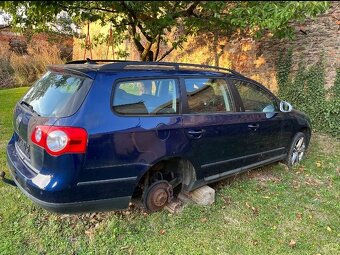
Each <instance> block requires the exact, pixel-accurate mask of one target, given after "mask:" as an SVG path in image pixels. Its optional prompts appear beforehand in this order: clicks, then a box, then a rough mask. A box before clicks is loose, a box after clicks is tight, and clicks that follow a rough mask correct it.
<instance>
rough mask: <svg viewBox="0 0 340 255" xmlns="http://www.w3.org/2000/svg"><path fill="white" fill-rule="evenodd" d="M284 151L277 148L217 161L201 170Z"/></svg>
mask: <svg viewBox="0 0 340 255" xmlns="http://www.w3.org/2000/svg"><path fill="white" fill-rule="evenodd" d="M284 149H285V147H280V148H277V149H273V150H269V151H263V152H259V153H254V154H249V155H246V156H242V157H238V158H232V159H228V160H222V161H217V162H213V163H209V164H204V165H202V166H201V168H207V167H212V166H217V165H222V164H225V163H229V162H232V161H235V160H240V159H245V158H249V157H254V156H257V155H261V154H268V153H271V152H275V151H281V150H284ZM261 162H262V161H261ZM208 178H210V177H208Z"/></svg>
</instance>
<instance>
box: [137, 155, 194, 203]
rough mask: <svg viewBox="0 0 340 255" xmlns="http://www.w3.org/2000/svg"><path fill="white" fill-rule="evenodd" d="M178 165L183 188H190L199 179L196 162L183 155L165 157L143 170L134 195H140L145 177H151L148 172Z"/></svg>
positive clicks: (177, 169)
mask: <svg viewBox="0 0 340 255" xmlns="http://www.w3.org/2000/svg"><path fill="white" fill-rule="evenodd" d="M169 166H170V167H176V171H177V173H178V174H179V175H180V178H181V185H182V190H188V189H189V187H190V186H192V184H193V183H194V182H195V181H196V180H197V178H196V168H195V167H194V164H193V163H192V162H191V161H190V160H188V159H185V158H182V157H171V158H163V159H160V160H158V161H156V162H154V163H153V164H152V165H151V166H150V167H148V168H147V169H146V170H145V171H143V172H142V173H141V174H140V175H139V176H138V178H137V181H136V185H135V188H134V193H133V197H136V196H138V192H137V191H138V189H139V188H140V186H141V185H143V184H144V183H145V179H146V178H149V176H148V174H150V173H152V172H154V171H163V170H164V169H165V168H167V167H169Z"/></svg>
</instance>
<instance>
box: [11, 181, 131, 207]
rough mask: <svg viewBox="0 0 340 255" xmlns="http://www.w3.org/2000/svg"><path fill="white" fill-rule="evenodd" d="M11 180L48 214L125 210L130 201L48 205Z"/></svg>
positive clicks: (110, 200) (125, 198) (118, 198)
mask: <svg viewBox="0 0 340 255" xmlns="http://www.w3.org/2000/svg"><path fill="white" fill-rule="evenodd" d="M12 176H13V175H12ZM13 180H14V182H15V183H16V185H17V186H18V187H19V189H20V190H21V191H22V192H23V193H24V194H25V195H26V196H27V197H28V198H29V199H31V200H32V201H33V202H34V203H36V204H37V205H39V206H40V207H42V208H44V209H46V210H48V211H50V212H55V213H81V212H99V211H111V210H120V209H126V208H127V207H128V205H129V202H130V199H131V197H116V198H110V199H101V200H92V201H84V202H75V203H49V202H45V201H42V200H40V199H38V198H36V197H34V196H32V195H31V194H30V193H28V192H27V191H26V190H25V189H24V188H23V187H22V186H21V185H20V183H19V182H18V181H17V180H16V178H15V176H13Z"/></svg>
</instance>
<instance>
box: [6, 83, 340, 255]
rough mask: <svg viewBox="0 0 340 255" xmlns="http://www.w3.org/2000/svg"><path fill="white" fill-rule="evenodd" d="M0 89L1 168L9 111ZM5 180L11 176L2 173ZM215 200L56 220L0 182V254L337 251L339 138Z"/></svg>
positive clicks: (221, 190)
mask: <svg viewBox="0 0 340 255" xmlns="http://www.w3.org/2000/svg"><path fill="white" fill-rule="evenodd" d="M26 90H27V88H18V89H10V90H0V134H1V137H0V170H5V171H6V172H7V173H8V169H7V166H6V154H5V148H6V143H7V141H8V140H9V138H10V136H11V133H12V109H13V107H14V104H15V102H16V101H17V100H18V99H19V98H20V97H21V96H22V94H23V93H24V92H25V91H26ZM7 176H8V175H7ZM213 187H214V188H215V189H216V191H217V192H216V202H215V204H214V205H212V206H209V207H202V206H198V205H194V204H189V205H187V206H186V207H185V209H184V211H183V212H182V213H181V214H179V215H171V214H169V213H168V212H166V211H163V212H159V213H154V214H152V215H147V214H145V213H144V212H143V211H140V210H139V209H131V210H129V211H121V212H110V213H98V214H81V215H56V214H52V213H49V212H47V211H45V210H43V209H40V208H39V207H37V206H35V205H34V204H33V203H32V202H31V201H30V200H29V199H28V198H26V197H25V196H24V195H23V194H22V193H21V192H20V191H19V190H18V189H16V188H14V187H11V186H8V185H5V184H4V183H0V194H1V196H2V197H1V203H0V238H1V239H0V254H261V255H262V254H315V255H316V254H340V141H339V140H336V139H334V138H330V137H327V136H324V135H320V134H314V136H313V139H312V142H311V146H310V150H309V152H308V154H307V156H306V158H305V160H304V161H303V163H302V164H301V165H300V166H299V167H296V168H295V169H292V170H288V169H287V168H285V166H284V165H282V164H273V165H270V166H268V167H263V168H260V169H256V170H254V171H252V172H250V173H246V174H242V175H239V176H238V177H233V178H229V179H228V180H226V181H224V182H219V183H216V184H214V185H213Z"/></svg>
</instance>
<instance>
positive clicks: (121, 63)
mask: <svg viewBox="0 0 340 255" xmlns="http://www.w3.org/2000/svg"><path fill="white" fill-rule="evenodd" d="M100 63H107V64H105V65H103V66H102V67H101V68H100V70H119V69H124V68H127V67H129V66H130V67H131V66H139V67H144V68H146V67H155V66H162V67H172V68H174V69H175V70H180V69H182V68H183V67H184V68H185V67H187V68H190V67H191V68H198V69H213V70H217V71H227V72H229V73H231V74H234V75H238V76H240V75H241V74H240V73H238V72H236V71H234V70H232V69H229V68H224V67H219V66H209V65H199V64H189V63H176V62H144V61H129V60H116V59H115V60H107V59H103V60H100V59H96V60H91V59H86V60H75V61H70V62H67V63H66V64H100Z"/></svg>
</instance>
